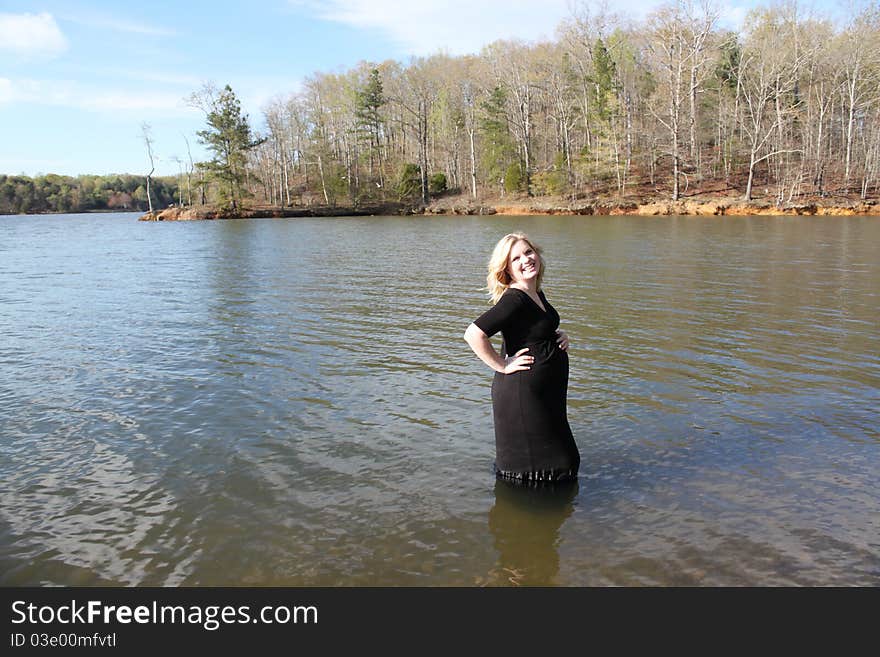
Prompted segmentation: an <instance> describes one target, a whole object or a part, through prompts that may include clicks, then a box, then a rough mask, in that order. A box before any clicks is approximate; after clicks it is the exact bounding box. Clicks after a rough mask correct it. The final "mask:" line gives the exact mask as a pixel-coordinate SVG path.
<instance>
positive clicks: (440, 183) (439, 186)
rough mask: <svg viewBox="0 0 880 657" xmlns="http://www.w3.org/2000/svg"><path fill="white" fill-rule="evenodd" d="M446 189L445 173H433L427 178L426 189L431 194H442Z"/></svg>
mask: <svg viewBox="0 0 880 657" xmlns="http://www.w3.org/2000/svg"><path fill="white" fill-rule="evenodd" d="M446 189H447V182H446V174H445V173H435V174H434V175H433V176H431V177H430V178H429V179H428V191H429V192H431V193H432V194H442V193H443V192H445V191H446Z"/></svg>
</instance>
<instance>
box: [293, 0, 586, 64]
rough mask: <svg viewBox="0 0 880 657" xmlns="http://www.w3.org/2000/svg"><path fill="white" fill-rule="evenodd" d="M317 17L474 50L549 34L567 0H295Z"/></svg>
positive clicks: (412, 43) (418, 51)
mask: <svg viewBox="0 0 880 657" xmlns="http://www.w3.org/2000/svg"><path fill="white" fill-rule="evenodd" d="M293 4H295V5H297V6H299V7H304V8H306V9H307V10H309V11H310V12H311V13H313V14H314V15H316V16H318V17H319V18H322V19H325V20H330V21H335V22H338V23H343V24H345V25H350V26H352V27H357V28H364V29H375V30H378V31H380V32H382V33H384V34H385V35H387V36H388V37H389V38H391V39H392V40H393V41H395V42H396V43H397V44H398V45H399V46H400V47H401V48H402V49H404V50H405V51H406V52H407V53H409V54H414V55H428V54H432V53H435V52H437V51H439V50H443V51H446V52H448V53H449V54H451V55H460V54H465V53H476V52H479V50H480V49H481V48H482V47H483V46H485V45H486V44H488V43H491V42H492V41H496V40H498V39H522V40H525V41H535V40H538V39H542V38H551V37H552V36H553V34H554V32H555V30H556V27H557V25H558V24H559V22H560V21H561V20H562V19H563V18H564V17H566V16H567V15H568V14H569V6H570V0H542V1H541V2H535V0H446V1H444V2H416V1H414V0H327V1H324V2H314V1H309V0H306V1H302V0H299V1H296V0H294V3H293Z"/></svg>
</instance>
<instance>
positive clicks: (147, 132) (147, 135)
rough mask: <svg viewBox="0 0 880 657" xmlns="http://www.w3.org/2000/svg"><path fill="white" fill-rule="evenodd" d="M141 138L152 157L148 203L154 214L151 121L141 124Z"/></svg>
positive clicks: (149, 155)
mask: <svg viewBox="0 0 880 657" xmlns="http://www.w3.org/2000/svg"><path fill="white" fill-rule="evenodd" d="M141 138H142V139H143V142H144V146H146V148H147V157H148V158H149V159H150V172H149V173H148V174H147V205H148V206H149V208H150V214H153V197H152V195H151V194H150V182H151V180H152V177H153V173H154V172H155V171H156V164H155V162H154V156H153V134H152V128H151V127H150V124H149V123H146V122H144V123H142V124H141Z"/></svg>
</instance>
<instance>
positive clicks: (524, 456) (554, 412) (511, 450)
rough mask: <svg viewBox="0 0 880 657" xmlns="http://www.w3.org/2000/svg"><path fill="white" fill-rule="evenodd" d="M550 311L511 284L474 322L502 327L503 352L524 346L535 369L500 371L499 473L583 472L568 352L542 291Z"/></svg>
mask: <svg viewBox="0 0 880 657" xmlns="http://www.w3.org/2000/svg"><path fill="white" fill-rule="evenodd" d="M538 295H539V296H540V298H541V302H542V303H543V304H544V308H545V310H541V308H540V307H539V306H538V304H536V303H535V302H534V301H533V300H532V298H531V297H529V295H528V294H526V293H525V292H523V291H522V290H518V289H516V288H508V289H507V290H505V292H504V294H503V295H502V296H501V298H500V299H499V300H498V303H496V304H495V305H494V306H493V307H492V308H490V309H489V310H487V311H486V312H485V313H483V314H482V315H481V316H480V317H479V318H478V319H476V320H475V321H474V324H476V325H477V327H479V328H480V330H482V331H483V333H485V334H486V335H488V336H490V337H491V336H493V335H495V334H496V333H498V331H501V335H502V338H503V342H502V346H501V350H502V354H507V355H510V356H512V355H513V354H515V353H516V352H517V351H519V350H520V349H522V348H524V347H528V348H529V351H528V352H526V353H527V354H528V355H530V356H534V358H535V362H534V363H532V364H531V366H530V367H531V369H528V370H523V371H520V372H514V373H513V374H502V373H501V372H496V373H495V379H494V380H493V382H492V412H493V416H494V419H495V472H496V474H497V475H498V476H500V477H504V478H511V479H518V480H524V481H558V480H562V479H568V478H571V477H576V476H577V471H578V467H579V466H580V454H579V453H578V449H577V445H576V444H575V442H574V437H573V436H572V434H571V427H569V424H568V415H567V409H566V396H567V394H568V354H567V353H566V352H565V351H564V350H562V349H560V348H559V345H558V344H557V343H556V340H557V335H556V329H557V328H559V313H557V312H556V309H555V308H553V306H551V305H550V303H549V302H548V301H547V297H545V296H544V293H543V292H538Z"/></svg>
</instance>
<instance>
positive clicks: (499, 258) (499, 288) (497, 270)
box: [486, 232, 544, 304]
mask: <svg viewBox="0 0 880 657" xmlns="http://www.w3.org/2000/svg"><path fill="white" fill-rule="evenodd" d="M520 240H522V241H524V242H525V243H526V244H528V245H529V246H530V247H532V250H533V251H534V252H535V253H536V254H537V256H538V261H539V262H540V264H541V266H540V268H539V270H538V279H537V283H538V289H539V290H540V289H541V283H542V281H543V280H544V256H543V255H541V253H542V252H541V248H540V247H539V246H538V245H537V244H535V243H534V242H533V241H532V240H531V239H529V236H528V235H526V234H525V233H519V232H517V233H510V234H509V235H505V236H504V237H502V238H501V239H500V240H499V242H498V244H496V245H495V248H494V249H493V251H492V256H491V257H490V258H489V273H488V275H487V276H486V288H487V289H488V290H489V296H490V297H491V298H492V303H493V304H496V303H498V299H500V298H501V295H502V294H504V291H505V290H506V289H507V288H508V287H510V274H509V273H507V266H508V265H509V264H510V252H511V250H513V246H514V244H516V243H517V242H519V241H520Z"/></svg>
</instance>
